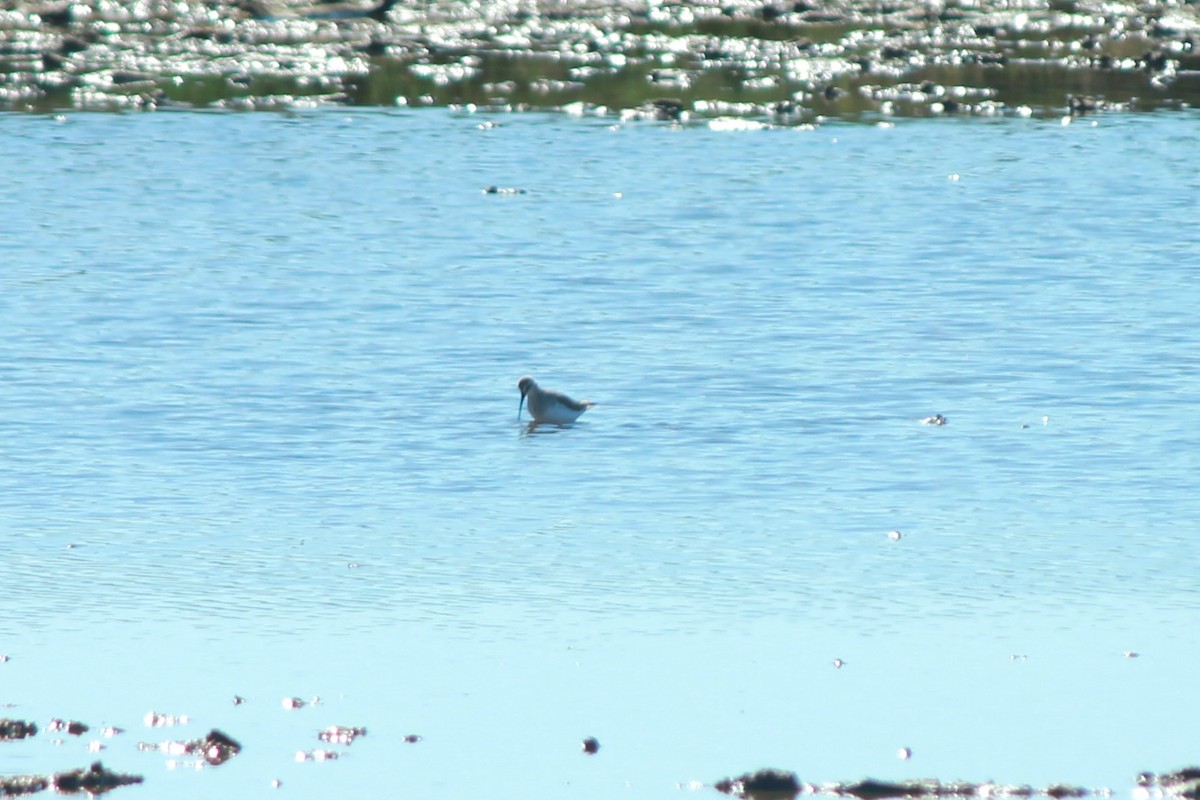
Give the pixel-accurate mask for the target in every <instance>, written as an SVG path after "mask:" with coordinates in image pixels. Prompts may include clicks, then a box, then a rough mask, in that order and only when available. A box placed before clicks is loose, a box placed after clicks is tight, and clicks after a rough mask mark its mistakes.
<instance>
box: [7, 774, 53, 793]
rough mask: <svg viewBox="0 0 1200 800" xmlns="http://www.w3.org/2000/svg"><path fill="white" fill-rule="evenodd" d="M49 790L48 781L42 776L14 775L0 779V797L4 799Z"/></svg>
mask: <svg viewBox="0 0 1200 800" xmlns="http://www.w3.org/2000/svg"><path fill="white" fill-rule="evenodd" d="M49 788H50V779H49V778H46V777H44V776H42V775H14V776H12V777H4V778H0V795H2V796H4V797H20V796H21V795H25V794H37V793H38V792H44V791H46V790H47V789H49Z"/></svg>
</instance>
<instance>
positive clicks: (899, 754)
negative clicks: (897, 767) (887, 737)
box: [896, 747, 912, 761]
mask: <svg viewBox="0 0 1200 800" xmlns="http://www.w3.org/2000/svg"><path fill="white" fill-rule="evenodd" d="M896 758H899V759H900V760H901V761H908V760H909V759H910V758H912V748H911V747H901V748H900V749H899V750H897V751H896Z"/></svg>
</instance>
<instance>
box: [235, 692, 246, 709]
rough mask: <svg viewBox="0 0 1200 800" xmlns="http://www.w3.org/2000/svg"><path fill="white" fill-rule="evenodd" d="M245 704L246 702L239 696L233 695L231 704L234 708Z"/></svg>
mask: <svg viewBox="0 0 1200 800" xmlns="http://www.w3.org/2000/svg"><path fill="white" fill-rule="evenodd" d="M245 702H246V698H244V697H242V696H241V695H240V694H235V695H234V696H233V704H234V705H235V706H240V705H243V704H245Z"/></svg>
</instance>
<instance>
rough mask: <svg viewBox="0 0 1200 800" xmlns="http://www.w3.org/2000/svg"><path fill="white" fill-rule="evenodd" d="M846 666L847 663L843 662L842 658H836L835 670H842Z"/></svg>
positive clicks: (834, 662) (834, 661)
mask: <svg viewBox="0 0 1200 800" xmlns="http://www.w3.org/2000/svg"><path fill="white" fill-rule="evenodd" d="M844 666H846V662H845V661H842V660H841V659H840V658H835V659H834V660H833V668H834V669H841V668H842V667H844Z"/></svg>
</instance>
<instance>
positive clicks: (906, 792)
mask: <svg viewBox="0 0 1200 800" xmlns="http://www.w3.org/2000/svg"><path fill="white" fill-rule="evenodd" d="M841 792H842V793H843V794H849V795H854V796H855V797H858V798H860V800H881V799H882V798H885V797H925V796H929V795H931V794H935V793H936V792H931V791H930V787H929V785H927V784H925V783H921V782H919V781H917V782H907V783H888V782H887V781H876V780H871V779H870V778H868V779H867V780H865V781H859V782H858V783H852V784H849V785H847V786H843V787H841Z"/></svg>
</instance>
